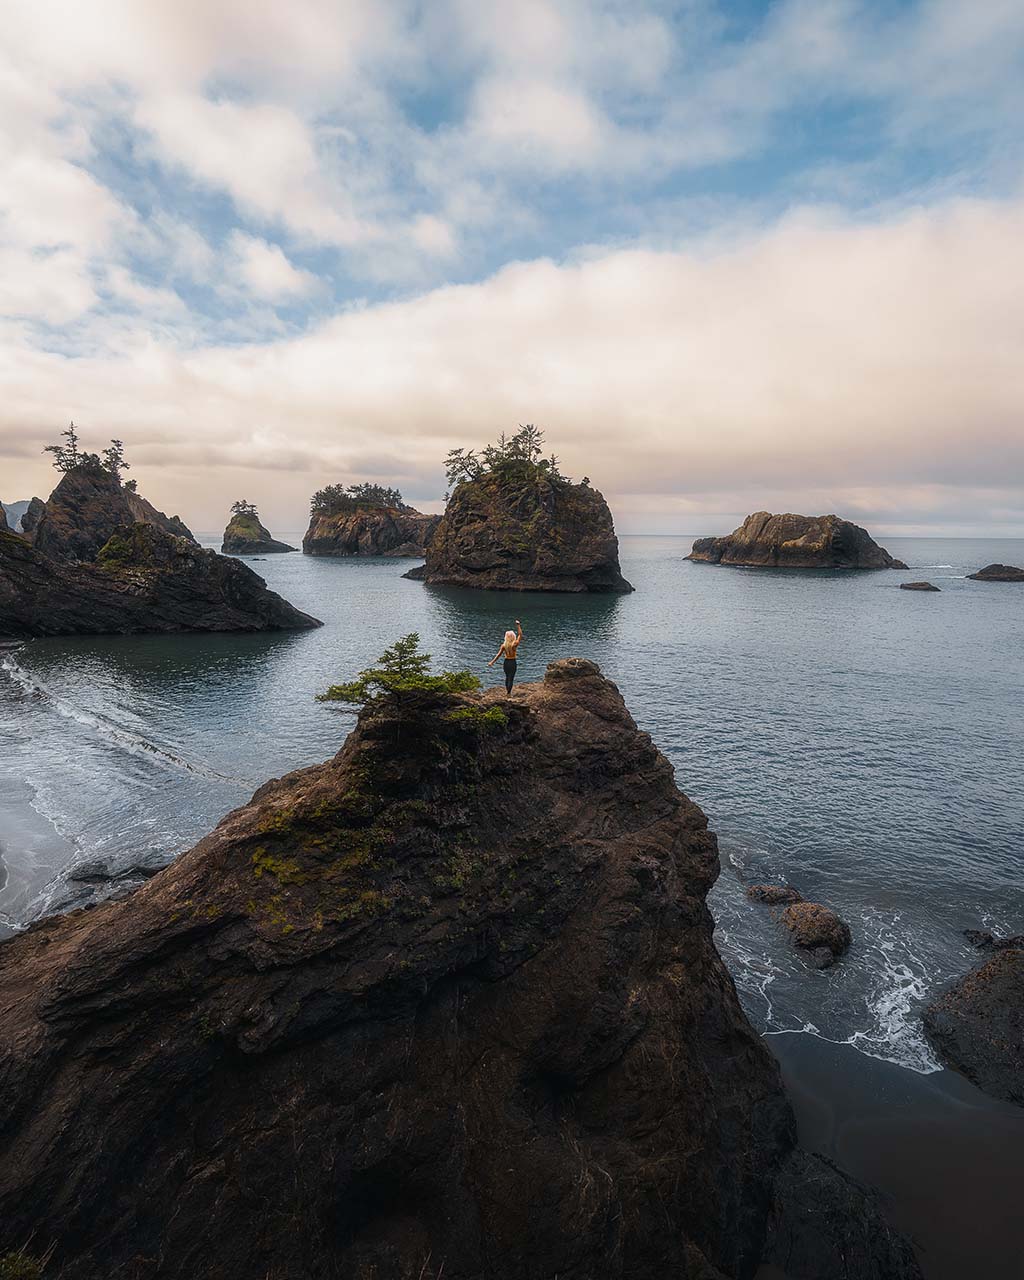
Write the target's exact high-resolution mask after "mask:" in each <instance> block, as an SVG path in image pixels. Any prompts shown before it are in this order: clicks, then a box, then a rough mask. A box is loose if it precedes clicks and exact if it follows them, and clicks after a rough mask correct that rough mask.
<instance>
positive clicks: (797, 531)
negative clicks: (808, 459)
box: [686, 511, 907, 569]
mask: <svg viewBox="0 0 1024 1280" xmlns="http://www.w3.org/2000/svg"><path fill="white" fill-rule="evenodd" d="M686 558H687V559H688V560H697V561H702V562H704V563H707V564H728V565H740V566H747V567H750V568H767V569H905V568H906V567H907V566H906V565H905V564H904V563H903V561H902V560H896V559H894V558H893V557H892V556H891V555H890V554H889V553H888V551H886V550H885V548H884V547H880V546H879V545H878V543H877V542H875V540H874V539H873V538H872V537H871V535H870V534H869V533H868V531H867V530H866V529H862V528H861V527H860V525H857V524H851V523H850V521H849V520H840V518H839V517H838V516H835V515H830V516H796V515H772V514H771V513H770V512H768V511H755V512H754V514H753V515H750V516H747V518H746V520H744V521H743V523H742V524H741V525H740V527H739V528H738V529H734V530H733V532H732V533H730V534H727V535H726V536H725V537H723V538H698V539H697V540H696V542H694V544H693V550H692V551H691V552H690V554H689V555H688V556H687V557H686Z"/></svg>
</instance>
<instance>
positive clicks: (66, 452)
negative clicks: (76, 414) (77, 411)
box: [43, 422, 84, 475]
mask: <svg viewBox="0 0 1024 1280" xmlns="http://www.w3.org/2000/svg"><path fill="white" fill-rule="evenodd" d="M60 434H61V436H62V437H63V439H64V440H66V441H67V443H66V444H48V445H47V446H46V448H45V449H44V450H43V453H52V454H53V465H54V466H55V467H56V468H57V470H58V471H62V472H64V474H65V475H66V474H67V473H68V472H69V471H74V469H75V468H76V467H80V466H81V465H82V462H83V461H84V459H83V455H82V454H81V453H79V451H78V432H77V431H76V430H75V424H74V423H73V422H72V423H70V424H69V426H68V429H67V431H62V432H61V433H60Z"/></svg>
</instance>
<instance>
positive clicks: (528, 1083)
mask: <svg viewBox="0 0 1024 1280" xmlns="http://www.w3.org/2000/svg"><path fill="white" fill-rule="evenodd" d="M717 873H718V858H717V850H716V844H715V839H714V836H713V835H712V834H711V833H710V832H709V831H708V829H707V823H706V820H705V818H704V815H703V814H702V813H701V811H700V810H699V809H698V808H697V806H696V805H694V804H693V803H692V802H690V801H689V800H688V799H687V798H686V797H685V796H684V795H682V794H681V793H680V792H679V791H678V790H677V788H676V786H675V783H674V781H673V772H672V768H671V766H670V765H669V763H668V762H667V761H666V760H665V758H664V757H663V756H662V755H661V754H660V753H659V752H658V751H657V750H656V749H655V747H654V746H653V745H652V743H651V741H650V738H649V737H648V736H647V735H646V734H644V733H641V732H640V731H639V730H638V729H637V727H636V725H635V724H634V723H633V721H632V719H631V718H630V716H629V714H628V712H627V711H626V708H625V706H624V705H623V703H622V700H621V698H620V696H619V694H618V692H617V690H616V689H615V687H614V685H612V684H610V683H609V682H608V681H607V680H605V679H604V678H603V677H602V676H601V675H600V673H599V671H598V670H597V668H596V667H595V666H594V664H593V663H590V662H586V661H582V660H579V659H568V660H565V661H562V662H559V663H555V664H553V665H552V666H551V667H549V668H548V672H547V675H546V676H545V679H544V681H543V683H542V684H538V685H527V686H523V687H522V688H521V689H520V690H518V691H517V698H516V699H515V700H514V701H512V702H511V703H506V702H505V701H504V699H502V698H499V697H497V696H496V695H494V694H492V693H490V692H489V693H487V694H483V695H479V696H475V695H461V696H448V697H440V696H437V695H418V696H417V697H411V696H410V697H408V698H406V699H405V700H404V701H403V703H402V704H401V705H398V706H396V705H394V704H391V705H388V704H385V705H384V706H382V707H379V708H377V709H373V710H370V711H366V712H364V713H363V714H362V715H361V717H360V720H359V723H358V727H357V729H356V730H355V731H354V732H353V734H352V735H351V736H350V738H349V739H348V741H347V742H346V743H345V745H344V747H343V748H342V750H341V751H340V752H339V754H338V755H337V756H336V757H335V758H334V759H333V760H330V761H328V762H326V763H325V764H322V765H316V766H313V767H310V768H306V769H301V770H299V771H298V772H296V773H293V774H290V775H288V776H287V777H285V778H282V779H280V780H275V781H272V782H270V783H268V784H267V785H265V786H263V787H261V788H260V789H259V790H258V791H257V792H256V794H255V795H254V796H253V798H252V800H251V801H250V802H249V803H248V804H247V805H244V806H243V807H242V808H240V809H238V810H236V811H235V812H234V813H232V814H229V815H228V817H227V818H225V819H224V821H223V822H222V823H221V824H220V825H219V826H218V827H217V828H216V830H215V831H213V832H212V833H211V834H210V835H209V836H207V837H206V838H205V839H204V840H202V841H200V843H199V844H198V845H197V846H196V847H195V848H194V849H193V850H191V851H190V852H188V853H185V854H183V855H182V856H181V857H180V858H179V859H178V860H177V861H176V862H175V863H173V864H172V865H171V866H170V867H169V868H167V869H166V870H164V871H162V872H161V873H159V874H158V875H156V876H155V877H153V878H152V879H151V880H149V881H148V882H147V883H146V884H145V885H144V886H143V887H142V888H140V889H138V890H136V891H135V892H134V893H133V894H132V895H131V896H130V897H128V898H127V899H125V900H124V901H121V902H116V903H114V902H108V903H104V904H102V905H101V906H98V907H96V908H94V909H93V910H91V911H88V912H86V911H81V912H76V913H74V914H72V915H70V916H66V917H63V918H60V919H51V920H48V921H45V922H43V923H41V924H39V925H37V926H35V927H33V928H31V929H30V930H28V931H27V932H25V933H23V934H21V935H19V936H17V937H16V938H14V939H13V940H12V941H10V942H8V943H6V944H4V945H3V946H2V947H0V1144H2V1149H3V1151H4V1156H5V1158H4V1160H3V1161H0V1251H2V1249H3V1247H5V1245H6V1244H7V1242H13V1243H15V1244H20V1243H21V1242H22V1241H24V1240H25V1239H28V1238H30V1237H32V1238H35V1239H40V1240H45V1241H46V1242H47V1243H48V1244H49V1243H51V1242H52V1244H53V1246H54V1251H55V1252H54V1258H53V1263H52V1265H53V1266H54V1268H55V1269H59V1273H60V1275H61V1276H62V1278H63V1280H100V1278H101V1277H102V1278H103V1280H108V1278H109V1277H110V1276H115V1275H129V1274H130V1275H132V1276H133V1277H135V1278H136V1280H141V1278H143V1277H147V1276H160V1277H161V1278H166V1280H179V1278H180V1280H186V1277H187V1280H196V1278H197V1277H214V1276H217V1277H220V1276H238V1277H243V1276H267V1275H270V1276H274V1277H275V1278H276V1280H293V1278H294V1280H300V1278H301V1280H328V1278H329V1277H331V1278H333V1277H338V1276H345V1277H352V1278H353V1280H370V1278H371V1277H373V1278H374V1280H484V1278H485V1277H486V1278H487V1280H534V1278H537V1280H539V1278H540V1277H545V1278H547V1277H552V1276H556V1275H557V1276H563V1277H577V1278H578V1280H590V1278H592V1277H598V1276H600V1277H602V1278H605V1280H619V1278H625V1277H631V1278H634V1280H640V1278H641V1277H643V1278H645V1280H646V1278H648V1277H662V1276H665V1277H667V1276H673V1277H677V1278H678V1280H697V1278H698V1277H700V1278H702V1280H709V1278H718V1280H720V1278H721V1277H734V1278H736V1280H739V1278H740V1277H745V1278H749V1277H750V1276H751V1275H752V1274H753V1271H754V1270H755V1269H756V1266H757V1264H758V1261H759V1259H760V1257H761V1255H762V1251H763V1246H764V1243H765V1236H766V1228H767V1222H768V1214H769V1208H770V1206H772V1205H773V1204H774V1205H775V1208H774V1209H773V1212H774V1213H776V1214H779V1213H783V1212H784V1210H783V1209H781V1208H780V1207H779V1204H778V1202H777V1201H778V1198H777V1197H776V1196H775V1192H774V1188H775V1175H776V1172H777V1171H778V1169H779V1167H780V1165H781V1164H782V1163H783V1162H784V1161H785V1160H786V1158H787V1157H788V1156H789V1154H790V1153H791V1151H792V1150H793V1143H794V1136H793V1135H794V1129H793V1121H792V1116H791V1113H790V1110H789V1107H788V1105H787V1103H786V1101H785V1098H784V1096H783V1093H782V1089H781V1085H780V1079H779V1073H778V1068H777V1066H776V1064H775V1062H774V1060H773V1059H772V1058H771V1056H770V1055H769V1054H768V1052H767V1051H766V1049H765V1047H764V1045H763V1043H762V1041H761V1040H760V1038H759V1037H758V1036H757V1035H756V1034H755V1033H754V1031H753V1029H752V1028H751V1027H750V1025H749V1024H748V1022H747V1020H746V1018H745V1016H744V1015H743V1012H742V1010H741V1008H740V1006H739V1003H738V1001H737V998H736V993H735V989H734V987H733V984H732V981H731V979H730V978H729V975H728V973H727V972H726V970H725V967H724V965H723V964H722V961H721V959H720V958H719V956H718V953H717V952H716V950H715V948H714V945H713V942H712V921H711V918H710V916H709V913H708V910H707V907H706V905H705V895H706V893H707V891H708V889H709V887H710V886H711V884H712V882H713V881H714V879H715V876H716V875H717ZM779 1189H780V1193H785V1194H788V1193H787V1192H786V1183H785V1182H783V1183H782V1184H780V1188H779ZM858 1212H860V1209H858ZM866 1212H867V1211H866ZM872 1224H874V1225H875V1228H876V1230H878V1231H881V1230H882V1226H881V1224H880V1222H879V1221H878V1218H877V1214H876V1213H875V1211H874V1210H873V1209H871V1210H870V1212H867V1218H866V1224H865V1226H864V1227H863V1228H861V1226H860V1225H859V1224H856V1225H854V1224H849V1223H847V1222H846V1220H845V1218H843V1217H842V1216H841V1215H837V1221H836V1222H834V1223H832V1224H831V1225H830V1228H829V1230H830V1232H831V1236H832V1238H833V1239H834V1240H835V1241H836V1248H835V1249H834V1250H833V1253H832V1256H831V1258H830V1259H829V1265H830V1266H832V1267H834V1268H835V1270H834V1271H833V1270H826V1271H823V1272H822V1274H828V1275H831V1274H836V1275H846V1276H850V1277H853V1276H855V1275H856V1276H858V1277H860V1276H861V1275H863V1276H864V1277H867V1276H868V1274H870V1275H871V1276H876V1275H877V1276H879V1277H882V1276H891V1277H893V1278H894V1280H895V1278H897V1277H903V1276H904V1275H905V1274H906V1275H909V1274H913V1273H912V1272H904V1271H901V1270H898V1269H897V1260H898V1253H897V1251H896V1250H893V1251H892V1257H891V1259H890V1261H891V1264H892V1265H891V1266H890V1268H889V1269H888V1270H880V1271H872V1272H870V1273H868V1272H866V1271H865V1272H863V1273H861V1272H853V1271H850V1270H846V1271H842V1270H840V1269H839V1258H840V1255H839V1252H838V1250H839V1248H840V1247H841V1245H842V1241H843V1239H844V1232H849V1231H853V1230H854V1229H857V1230H861V1229H863V1230H865V1231H866V1230H870V1229H871V1226H872ZM7 1247H9V1246H7Z"/></svg>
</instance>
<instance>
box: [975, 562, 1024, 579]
mask: <svg viewBox="0 0 1024 1280" xmlns="http://www.w3.org/2000/svg"><path fill="white" fill-rule="evenodd" d="M967 576H968V578H971V579H973V581H975V582H1024V569H1018V568H1017V566H1016V565H1012V564H987V565H986V566H985V567H984V569H979V570H978V572H977V573H969V574H968V575H967Z"/></svg>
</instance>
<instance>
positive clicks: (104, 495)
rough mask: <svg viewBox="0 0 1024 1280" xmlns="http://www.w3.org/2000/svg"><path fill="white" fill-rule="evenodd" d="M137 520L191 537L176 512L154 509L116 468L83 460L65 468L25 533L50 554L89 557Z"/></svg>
mask: <svg viewBox="0 0 1024 1280" xmlns="http://www.w3.org/2000/svg"><path fill="white" fill-rule="evenodd" d="M26 514H28V513H26ZM139 523H142V524H151V525H153V526H154V528H157V529H161V530H163V532H164V533H169V534H172V535H173V536H174V537H177V538H184V539H185V540H186V541H187V542H193V543H194V542H195V538H193V536H192V534H191V532H190V531H189V530H188V529H187V528H186V527H185V525H184V524H183V523H182V522H181V521H180V520H179V519H178V517H177V516H166V515H164V513H163V512H162V511H157V509H156V507H154V506H153V505H152V503H150V502H147V501H146V499H145V498H143V497H140V495H139V494H138V493H136V492H134V490H133V489H131V488H129V487H127V485H125V484H124V483H123V482H122V481H121V479H120V478H119V477H118V475H117V473H116V472H112V471H109V470H107V469H106V468H105V467H103V466H101V465H100V464H99V462H98V461H96V462H83V463H82V464H80V465H79V466H76V467H74V468H73V469H71V470H70V471H67V472H66V473H65V475H64V476H63V478H62V479H61V481H60V483H59V484H58V485H57V487H56V489H54V491H53V493H51V494H50V497H49V500H48V501H47V502H46V503H45V504H43V509H42V511H41V512H39V513H38V518H37V519H36V522H35V524H34V525H33V527H32V528H31V529H30V530H29V536H30V537H31V540H32V545H33V546H34V547H35V549H36V550H37V551H39V552H41V553H42V554H43V555H44V556H47V557H48V558H49V559H51V560H58V561H60V562H61V563H62V564H76V563H88V562H89V561H91V560H94V559H95V558H96V555H97V553H98V552H99V550H100V548H101V547H102V546H103V545H104V543H106V542H107V541H108V539H109V538H110V537H111V536H112V535H113V534H114V533H115V532H116V531H117V530H118V529H122V528H125V527H127V526H128V525H132V524H139ZM22 527H23V528H24V527H25V523H24V517H22Z"/></svg>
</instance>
